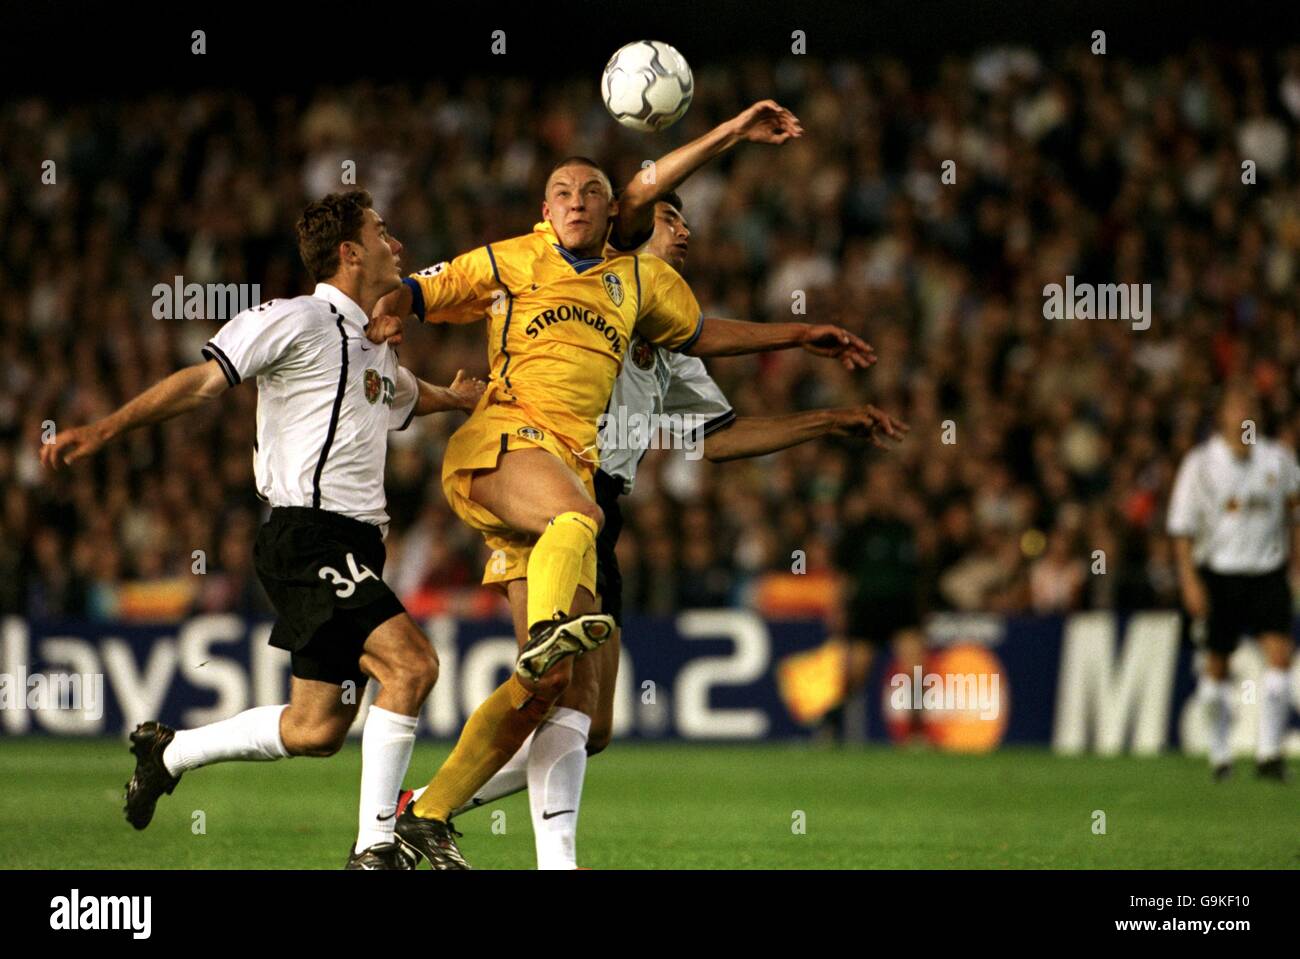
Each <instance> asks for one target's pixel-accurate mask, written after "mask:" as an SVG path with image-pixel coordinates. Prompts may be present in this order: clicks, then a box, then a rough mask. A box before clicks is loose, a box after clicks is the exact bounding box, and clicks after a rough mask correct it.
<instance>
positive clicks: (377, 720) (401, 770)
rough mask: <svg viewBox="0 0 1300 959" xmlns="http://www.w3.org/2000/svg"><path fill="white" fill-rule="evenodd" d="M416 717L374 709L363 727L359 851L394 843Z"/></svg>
mask: <svg viewBox="0 0 1300 959" xmlns="http://www.w3.org/2000/svg"><path fill="white" fill-rule="evenodd" d="M418 722H419V718H418V717H416V716H403V715H402V714H401V713H394V712H389V711H388V710H387V709H380V708H379V707H378V706H371V707H370V712H369V713H367V714H366V724H365V725H364V726H363V727H362V728H361V810H360V813H359V817H358V821H359V828H358V830H357V844H356V847H355V851H356V852H361V851H362V850H363V849H368V848H370V847H371V846H374V845H377V844H378V843H381V842H392V841H393V826H394V825H396V823H397V816H396V815H394V814H395V813H396V812H397V792H398V790H399V789H401V788H402V777H403V776H405V775H406V767H407V766H408V765H410V763H411V749H412V748H413V747H414V746H415V726H416V724H417V723H418Z"/></svg>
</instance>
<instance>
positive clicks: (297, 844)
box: [0, 738, 1300, 869]
mask: <svg viewBox="0 0 1300 959" xmlns="http://www.w3.org/2000/svg"><path fill="white" fill-rule="evenodd" d="M448 750H449V746H447V745H439V744H420V745H419V746H417V748H416V752H415V757H414V759H413V761H412V764H411V772H410V773H409V774H408V776H407V782H408V784H416V783H418V782H422V781H423V779H424V777H425V776H427V775H431V774H432V773H433V771H434V770H436V769H437V767H438V764H439V763H440V762H441V761H442V759H443V757H444V756H445V755H446V754H447V752H448ZM360 759H361V752H360V747H359V745H357V744H356V743H350V744H349V745H348V746H347V747H345V749H344V750H343V752H341V753H340V754H339V755H337V756H335V757H333V758H331V759H293V760H289V761H281V762H277V763H228V764H223V765H218V766H212V767H209V768H207V769H201V770H198V771H196V772H193V773H188V774H186V776H185V778H184V779H183V780H182V781H181V784H180V785H179V786H178V787H177V789H176V792H175V793H174V794H173V795H171V796H164V797H163V798H162V800H161V801H160V802H159V805H158V813H157V815H156V816H155V818H154V821H153V823H152V825H151V826H150V827H149V828H148V829H147V830H146V831H145V832H142V833H137V832H135V831H134V830H133V829H132V828H131V827H130V826H129V825H128V824H127V823H126V821H125V820H124V819H123V817H122V812H121V807H122V785H123V784H124V783H125V782H126V780H127V778H128V777H129V776H130V773H131V769H132V768H133V758H132V757H131V755H130V754H129V753H128V751H127V744H126V741H125V739H123V740H122V741H120V742H119V741H115V740H89V741H88V740H59V739H49V738H45V739H26V740H15V739H9V740H0V783H3V784H4V788H3V789H2V790H0V868H4V869H28V868H43V869H51V868H53V869H65V868H86V869H115V868H135V869H158V868H165V869H177V868H180V869H280V868H299V869H301V868H308V869H311V868H319V869H338V868H340V867H341V866H342V865H343V862H344V860H345V858H346V855H347V851H348V846H349V843H350V842H351V840H352V838H353V837H354V835H355V830H356V818H355V817H356V804H357V783H358V779H357V776H358V770H359V766H360ZM1293 771H1294V770H1293ZM1298 790H1300V783H1297V782H1296V781H1294V780H1293V781H1292V782H1291V783H1290V784H1287V785H1278V784H1276V783H1274V782H1260V781H1257V780H1255V778H1254V771H1253V768H1252V767H1251V766H1250V764H1248V763H1246V762H1242V763H1239V765H1238V768H1237V770H1236V775H1235V777H1234V778H1233V779H1232V780H1231V781H1229V782H1227V783H1223V784H1219V785H1216V784H1214V783H1212V782H1211V781H1210V777H1209V771H1208V768H1207V766H1206V764H1205V763H1204V761H1203V760H1195V759H1189V758H1186V757H1182V756H1163V757H1159V758H1153V759H1136V758H1127V757H1126V758H1114V759H1100V758H1095V757H1080V758H1063V757H1058V756H1052V755H1050V754H1049V753H1047V752H1044V751H1039V750H1004V751H1002V752H998V753H995V754H992V755H987V756H955V755H946V754H942V753H931V752H914V751H901V750H894V749H887V748H881V747H872V748H861V747H844V748H838V749H835V748H830V749H827V748H812V747H801V746H793V745H792V746H714V745H674V746H664V745H642V744H632V743H616V744H615V745H614V746H613V747H612V748H611V749H610V750H609V751H608V752H606V753H604V754H602V755H600V756H598V757H596V758H595V759H593V760H592V762H591V764H590V765H589V766H588V769H587V789H586V794H585V796H584V798H583V804H582V818H581V824H580V828H579V834H578V854H579V862H581V863H582V864H583V865H586V866H590V867H592V868H595V869H673V868H676V869H713V868H724V869H725V868H740V869H767V868H787V869H871V868H893V869H910V868H929V869H935V868H938V869H968V868H994V869H998V868H1021V869H1024V868H1028V869H1035V868H1045V867H1046V868H1063V869H1071V868H1103V869H1108V868H1119V869H1148V868H1175V869H1177V868H1229V869H1254V868H1265V867H1267V868H1283V869H1286V868H1291V869H1295V868H1300V791H1298ZM497 811H499V813H500V814H504V815H500V814H497V815H495V817H494V813H496V812H497ZM1095 811H1100V812H1101V813H1104V815H1105V821H1104V825H1105V833H1104V835H1099V834H1097V833H1095V832H1094V828H1095V827H1094V823H1099V822H1100V820H1099V819H1097V818H1096V813H1095ZM197 813H202V816H201V817H200V816H198V815H197ZM800 813H802V816H800V815H799V814H800ZM801 822H802V825H803V827H804V831H803V832H802V833H800V832H798V826H799V825H800V823H801ZM494 823H495V824H496V831H495V832H494V828H493V827H494ZM200 825H202V826H203V827H204V829H205V830H206V831H205V832H199V826H200ZM456 825H457V827H458V828H459V829H461V830H462V831H463V832H464V833H465V837H464V839H462V840H461V849H462V850H463V851H464V853H465V855H466V857H467V859H468V860H469V861H470V863H471V864H473V865H474V866H475V867H476V868H480V869H528V868H532V866H533V863H534V859H533V845H532V828H531V825H530V823H529V814H528V801H527V796H526V795H525V794H519V795H516V796H511V797H508V798H506V799H504V800H500V801H498V802H495V803H491V804H489V805H487V806H485V807H483V808H482V809H479V810H475V811H474V812H472V813H468V814H466V815H464V816H462V817H461V818H460V819H458V820H457V822H456ZM502 830H504V831H502Z"/></svg>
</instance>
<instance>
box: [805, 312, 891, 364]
mask: <svg viewBox="0 0 1300 959" xmlns="http://www.w3.org/2000/svg"><path fill="white" fill-rule="evenodd" d="M799 345H800V346H802V347H803V348H804V349H805V350H807V351H808V352H809V353H812V354H814V355H816V356H829V357H834V358H837V359H838V360H839V361H840V362H841V363H843V364H844V368H845V369H846V370H849V371H852V370H855V369H860V370H865V369H866V368H867V367H868V366H871V365H872V364H873V363H875V362H876V351H875V350H874V349H872V348H871V344H869V343H867V342H866V341H865V340H863V339H862V337H860V336H856V335H854V334H852V333H850V332H849V331H848V330H846V329H842V328H841V327H838V326H830V325H829V324H824V323H814V324H811V325H809V326H808V327H807V329H805V330H804V333H803V339H802V341H801V342H800V344H799Z"/></svg>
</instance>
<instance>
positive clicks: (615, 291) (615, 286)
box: [600, 271, 623, 306]
mask: <svg viewBox="0 0 1300 959" xmlns="http://www.w3.org/2000/svg"><path fill="white" fill-rule="evenodd" d="M600 279H601V281H602V282H603V283H604V284H605V292H606V293H608V294H609V298H610V299H611V300H613V301H614V305H615V306H622V305H623V281H622V280H620V279H619V278H618V274H617V273H614V272H610V271H606V272H605V274H604V275H603V276H601V278H600Z"/></svg>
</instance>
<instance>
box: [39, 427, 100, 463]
mask: <svg viewBox="0 0 1300 959" xmlns="http://www.w3.org/2000/svg"><path fill="white" fill-rule="evenodd" d="M107 439H108V437H107V436H106V435H105V434H104V432H103V431H102V430H101V429H99V428H98V427H96V426H94V425H93V424H92V425H91V426H76V427H73V428H72V429H66V430H59V431H58V432H57V433H55V435H54V442H53V443H44V444H42V445H41V465H43V466H44V467H45V468H46V469H50V470H55V471H56V472H57V471H58V470H60V469H62V468H63V467H64V466H71V465H72V464H73V463H75V462H76V461H77V460H79V459H82V458H84V457H86V456H93V455H94V454H95V453H96V452H97V451H98V450H99V448H100V447H101V446H103V445H104V443H105V442H106V441H107Z"/></svg>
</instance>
